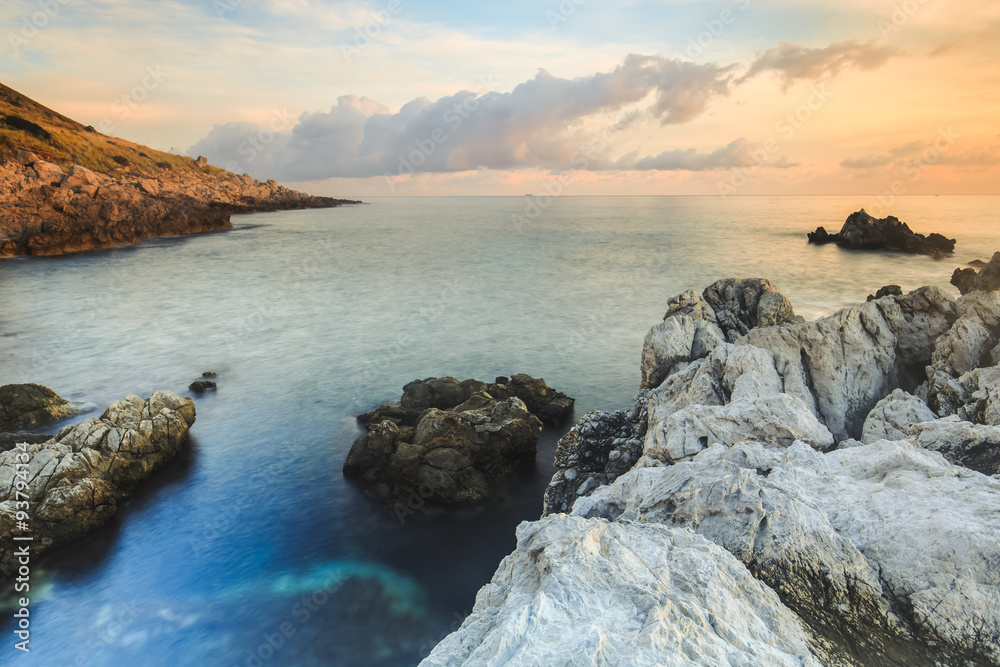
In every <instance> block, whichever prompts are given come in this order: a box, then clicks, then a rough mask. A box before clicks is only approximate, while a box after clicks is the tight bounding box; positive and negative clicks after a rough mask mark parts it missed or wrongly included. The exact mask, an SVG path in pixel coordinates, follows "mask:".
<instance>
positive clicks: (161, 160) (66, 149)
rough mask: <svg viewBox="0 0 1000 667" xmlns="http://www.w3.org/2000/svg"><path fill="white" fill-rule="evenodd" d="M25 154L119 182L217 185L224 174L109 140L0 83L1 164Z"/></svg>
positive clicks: (178, 157)
mask: <svg viewBox="0 0 1000 667" xmlns="http://www.w3.org/2000/svg"><path fill="white" fill-rule="evenodd" d="M20 149H24V150H28V151H31V152H33V153H35V154H37V155H38V156H39V157H41V158H44V159H46V160H49V161H50V162H55V163H56V164H58V165H59V166H60V167H62V168H63V169H67V168H68V167H70V166H72V165H74V164H79V165H82V166H84V167H87V168H88V169H91V170H93V171H96V172H99V173H102V174H108V175H111V176H116V177H123V176H152V177H156V176H162V175H164V172H171V171H172V172H175V173H184V172H188V173H192V174H199V173H200V174H204V175H205V177H206V180H211V177H212V175H214V174H218V173H220V172H222V171H223V170H221V169H218V168H217V167H212V166H208V167H199V166H198V165H196V164H195V161H194V160H193V159H192V158H189V157H186V156H183V155H174V154H173V153H164V152H163V151H158V150H154V149H152V148H148V147H146V146H143V145H141V144H135V143H132V142H131V141H125V140H124V139H117V138H115V137H108V136H106V135H103V134H101V133H100V132H97V131H96V130H95V129H94V128H92V127H88V126H84V125H83V124H81V123H78V122H76V121H75V120H73V119H71V118H67V117H66V116H63V115H62V114H59V113H56V112H55V111H52V110H51V109H49V108H48V107H45V106H42V105H41V104H39V103H38V102H35V101H34V100H32V99H30V98H28V97H25V96H24V95H22V94H21V93H19V92H17V91H16V90H14V89H12V88H9V87H7V86H5V85H3V84H0V160H4V159H14V157H15V156H16V155H17V151H18V150H20Z"/></svg>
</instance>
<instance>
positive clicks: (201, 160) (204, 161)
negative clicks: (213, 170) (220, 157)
mask: <svg viewBox="0 0 1000 667" xmlns="http://www.w3.org/2000/svg"><path fill="white" fill-rule="evenodd" d="M194 163H195V165H196V166H198V167H207V166H208V158H207V157H205V156H204V155H199V156H198V159H197V160H195V161H194Z"/></svg>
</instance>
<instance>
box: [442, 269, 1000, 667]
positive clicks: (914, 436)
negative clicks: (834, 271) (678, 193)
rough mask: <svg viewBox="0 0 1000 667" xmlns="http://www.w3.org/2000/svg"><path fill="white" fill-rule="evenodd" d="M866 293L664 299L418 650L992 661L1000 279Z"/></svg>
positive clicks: (629, 659)
mask: <svg viewBox="0 0 1000 667" xmlns="http://www.w3.org/2000/svg"><path fill="white" fill-rule="evenodd" d="M719 284H720V283H717V285H719ZM739 284H740V283H738V282H736V281H724V282H723V283H722V285H730V286H733V285H739ZM744 284H746V283H744ZM751 284H752V283H751ZM757 284H758V285H761V284H763V283H762V282H758V283H757ZM879 292H880V293H879V294H878V295H875V296H876V298H873V299H872V300H870V301H868V302H866V303H863V304H861V305H859V306H856V307H853V308H848V309H844V310H842V311H839V312H837V313H835V314H833V315H831V316H829V317H825V318H822V319H819V320H817V321H815V322H803V321H801V320H800V318H795V317H794V315H793V314H792V311H791V306H790V304H789V305H787V307H786V305H785V303H784V300H783V297H781V298H778V297H779V296H780V295H778V296H768V297H767V300H766V301H765V300H764V298H763V295H764V294H772V293H774V294H776V293H777V292H776V290H774V291H772V290H763V291H761V290H757V289H754V290H751V291H749V292H747V291H746V290H740V289H722V290H719V289H715V290H711V288H710V290H706V292H705V296H702V297H699V296H697V295H695V294H694V293H693V292H687V293H685V294H682V295H680V296H678V297H675V298H674V299H671V300H670V302H669V305H668V310H667V315H666V317H665V319H664V322H662V323H660V324H657V325H656V326H655V327H653V329H652V330H651V331H650V335H649V336H647V338H646V342H645V345H644V349H643V354H642V377H643V387H642V388H641V390H640V392H639V395H638V396H637V398H636V402H635V405H634V406H633V407H632V408H631V409H629V410H624V411H619V412H600V413H590V414H588V415H587V416H585V417H584V419H583V420H582V421H581V422H580V424H578V425H577V426H575V427H574V428H573V429H572V430H571V431H570V433H569V434H567V435H566V436H565V437H564V438H563V439H562V440H560V443H559V446H558V448H557V452H556V461H555V462H556V466H557V468H558V470H557V472H556V473H555V475H554V476H553V478H552V482H551V483H550V484H549V487H548V489H547V490H546V493H545V509H544V514H543V518H542V519H541V520H539V521H536V522H532V523H525V524H522V525H521V526H520V527H519V529H518V547H517V550H516V551H515V552H514V553H513V554H511V555H510V556H508V558H507V559H505V560H504V562H503V563H502V564H501V566H500V568H499V569H498V570H497V573H496V575H495V576H494V579H493V582H492V583H490V584H488V585H487V586H485V587H484V588H483V589H482V590H481V591H480V593H479V596H478V597H477V600H476V607H475V609H474V610H473V613H472V615H471V616H470V617H469V618H468V619H466V621H465V623H464V624H463V625H462V627H461V628H459V630H457V631H456V632H455V633H453V634H452V635H450V636H449V637H447V638H446V639H445V640H444V641H443V642H441V644H439V645H438V647H437V648H436V649H435V650H434V651H433V652H432V653H431V655H430V656H429V657H428V658H427V660H426V661H425V662H424V663H423V664H426V665H443V664H448V665H463V664H469V665H471V664H493V663H492V662H491V661H493V660H494V656H501V658H503V659H496V660H495V662H496V664H501V663H503V661H504V660H505V659H509V660H511V661H512V662H513V663H514V664H535V663H538V664H546V663H548V662H551V660H553V659H556V660H557V661H558V662H559V663H560V664H563V663H569V664H573V663H581V664H582V663H586V664H592V663H595V662H598V663H608V664H613V663H616V662H620V663H630V664H705V665H708V664H827V665H831V664H836V665H858V666H861V665H872V664H879V665H928V666H930V665H939V664H948V665H994V664H1000V570H998V568H997V566H996V564H997V563H998V562H1000V365H998V364H1000V344H998V333H1000V292H983V291H977V292H971V293H969V294H967V295H965V296H962V297H960V298H959V299H957V300H956V299H953V298H951V297H950V296H948V295H946V294H945V293H944V292H943V291H942V290H940V289H938V288H934V287H924V288H920V289H918V290H915V291H913V292H910V293H909V294H905V295H904V294H898V293H896V290H891V289H888V290H880V291H879ZM709 294H713V295H715V294H719V295H722V301H721V302H720V301H719V300H718V299H714V300H713V299H710V298H709V296H708V295H709ZM738 294H749V295H750V296H753V295H755V294H761V295H762V296H761V298H760V299H757V300H756V301H755V300H754V299H753V298H750V299H747V298H743V299H742V301H740V300H739V299H738V298H737V295H738ZM761 303H764V305H765V308H764V313H763V314H764V315H765V316H764V317H761V315H762V313H761ZM737 304H739V306H738V307H737ZM770 304H774V305H773V306H772V305H770ZM720 312H734V313H739V315H737V316H735V317H725V318H720V317H719V316H718V313H720ZM751 313H757V315H758V318H757V321H756V322H752V321H751V320H750V319H749V315H750V314H751ZM767 313H779V315H778V316H776V317H769V316H767V315H766V314H767ZM723 322H724V323H726V324H725V325H724V324H722V323H723ZM858 438H860V440H858ZM701 540H704V541H705V542H707V543H710V544H711V545H714V546H715V547H721V549H723V550H724V552H725V553H721V552H717V551H714V550H706V551H704V552H703V555H702V556H700V557H699V558H697V559H692V560H691V561H688V560H685V559H684V554H685V553H686V551H687V550H689V549H701V548H702V546H703V544H704V543H705V542H702V541H701ZM730 557H731V559H732V560H730ZM734 562H735V563H737V564H738V567H736V568H735V570H734V569H733V564H734ZM706 572H714V573H719V574H723V573H724V574H725V576H730V577H732V580H731V581H732V582H733V583H730V584H729V585H728V586H727V587H725V590H718V589H717V588H715V587H714V582H713V581H712V578H711V576H707V575H706ZM737 572H738V573H739V574H737ZM747 577H749V578H747ZM678 586H680V587H682V589H683V590H684V591H685V592H686V593H687V597H685V598H684V602H683V603H681V602H679V601H678V599H677V598H675V597H674V595H675V591H676V590H677V587H678ZM754 586H757V587H756V588H755V587H754ZM771 594H774V595H775V596H776V597H777V599H778V600H780V603H779V604H777V605H775V604H774V598H771V597H769V596H770V595H771ZM619 600H621V601H626V600H628V601H631V602H630V603H624V602H623V603H622V604H618V603H617V602H614V601H619ZM715 603H721V607H715V606H714V605H715ZM735 610H742V611H740V612H739V614H737V615H738V616H739V617H740V618H741V619H744V621H745V623H743V624H741V623H739V622H737V621H735V620H734V619H732V618H730V617H729V616H728V615H727V614H728V613H729V612H731V611H735ZM788 615H790V616H788ZM779 617H780V618H783V619H785V620H783V621H781V622H780V623H779V625H780V629H781V631H780V632H777V628H776V626H775V625H773V624H771V622H770V621H768V620H767V619H777V618H779ZM705 619H710V622H709V624H708V625H705V624H704V622H703V621H704V620H705ZM680 636H686V637H687V638H688V641H686V642H682V641H680V640H679V639H678V637H680ZM651 645H655V647H656V648H657V649H658V650H659V652H657V653H654V652H653V649H652V648H651ZM762 645H763V646H766V647H767V648H768V649H769V650H770V651H771V652H770V653H761V652H759V651H761V650H762ZM557 650H560V653H559V654H558V658H555V655H556V654H555V653H554V652H555V651H557Z"/></svg>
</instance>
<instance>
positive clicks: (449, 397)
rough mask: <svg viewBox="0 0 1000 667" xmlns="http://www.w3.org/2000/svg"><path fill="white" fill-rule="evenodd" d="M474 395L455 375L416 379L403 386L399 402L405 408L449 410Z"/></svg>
mask: <svg viewBox="0 0 1000 667" xmlns="http://www.w3.org/2000/svg"><path fill="white" fill-rule="evenodd" d="M471 395H472V392H471V391H466V389H465V388H464V387H462V383H461V382H459V381H458V380H456V379H455V378H453V377H443V378H427V379H426V380H414V381H413V382H410V383H408V384H406V385H405V386H404V387H403V396H402V398H401V399H400V401H399V403H400V405H402V406H403V407H404V408H410V409H412V410H426V409H428V408H438V409H440V410H447V409H448V408H453V407H455V406H456V405H458V404H459V403H461V402H463V401H465V400H466V399H468V398H469V396H471Z"/></svg>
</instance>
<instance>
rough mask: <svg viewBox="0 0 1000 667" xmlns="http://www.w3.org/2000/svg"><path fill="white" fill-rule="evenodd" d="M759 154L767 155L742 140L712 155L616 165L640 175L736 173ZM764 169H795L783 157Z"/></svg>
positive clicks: (690, 153) (689, 153)
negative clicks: (677, 172) (700, 172)
mask: <svg viewBox="0 0 1000 667" xmlns="http://www.w3.org/2000/svg"><path fill="white" fill-rule="evenodd" d="M761 154H763V155H766V154H767V153H766V151H765V152H763V153H762V151H761V150H760V147H759V146H758V145H757V144H754V143H752V142H750V141H748V140H747V139H745V138H743V137H741V138H739V139H736V140H735V141H732V142H730V143H729V145H727V146H724V147H722V148H720V149H718V150H715V151H713V152H711V153H700V152H698V151H696V150H695V149H693V148H689V149H686V150H684V149H677V150H672V151H665V152H663V153H660V154H659V155H654V156H650V157H645V158H642V159H641V160H636V161H630V160H622V161H619V163H618V165H617V166H618V168H620V169H635V170H639V171H646V170H653V169H655V170H659V171H678V170H684V171H706V170H710V169H735V168H738V167H745V166H748V165H756V164H758V163H759V162H760V158H759V156H760V155H761ZM766 166H769V167H776V168H778V169H787V168H789V167H794V166H797V165H796V164H793V163H790V162H789V161H788V158H787V157H782V158H781V159H779V160H777V161H776V162H771V163H767V165H766Z"/></svg>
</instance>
